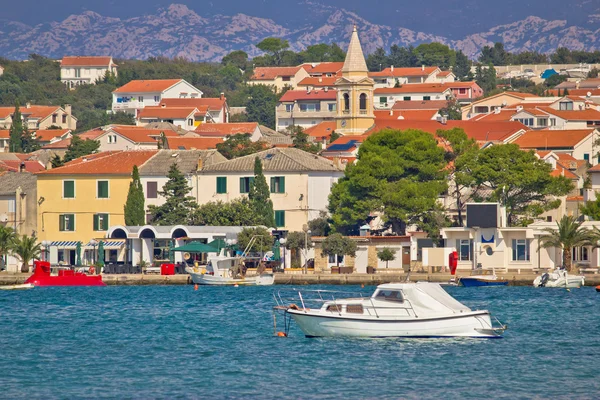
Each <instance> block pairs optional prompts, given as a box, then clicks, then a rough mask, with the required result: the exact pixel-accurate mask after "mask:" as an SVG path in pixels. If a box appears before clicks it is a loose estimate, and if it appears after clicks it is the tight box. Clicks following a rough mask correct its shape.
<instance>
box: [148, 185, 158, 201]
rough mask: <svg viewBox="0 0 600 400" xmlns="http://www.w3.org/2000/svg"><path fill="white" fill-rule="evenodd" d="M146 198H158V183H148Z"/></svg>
mask: <svg viewBox="0 0 600 400" xmlns="http://www.w3.org/2000/svg"><path fill="white" fill-rule="evenodd" d="M146 198H148V199H156V198H158V182H146Z"/></svg>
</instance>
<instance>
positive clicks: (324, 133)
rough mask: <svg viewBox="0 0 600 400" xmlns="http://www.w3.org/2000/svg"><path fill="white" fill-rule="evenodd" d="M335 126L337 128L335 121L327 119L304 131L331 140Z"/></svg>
mask: <svg viewBox="0 0 600 400" xmlns="http://www.w3.org/2000/svg"><path fill="white" fill-rule="evenodd" d="M335 128H337V123H336V122H335V121H325V122H321V123H320V124H317V125H314V126H311V127H310V128H307V129H305V130H304V132H305V133H307V134H308V135H310V136H312V137H315V138H319V139H320V138H327V140H329V138H330V137H331V133H332V132H333V131H335Z"/></svg>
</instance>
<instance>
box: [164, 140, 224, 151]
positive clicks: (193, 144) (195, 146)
mask: <svg viewBox="0 0 600 400" xmlns="http://www.w3.org/2000/svg"><path fill="white" fill-rule="evenodd" d="M167 143H168V145H169V149H172V150H210V149H216V148H217V144H219V143H223V138H222V137H217V138H202V137H169V138H167Z"/></svg>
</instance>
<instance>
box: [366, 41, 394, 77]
mask: <svg viewBox="0 0 600 400" xmlns="http://www.w3.org/2000/svg"><path fill="white" fill-rule="evenodd" d="M366 62H367V68H369V71H371V72H377V71H381V70H383V69H385V68H388V67H389V66H390V65H391V64H390V60H389V58H388V56H387V54H385V50H384V49H383V48H381V47H378V48H377V49H376V50H375V51H374V52H373V53H371V54H369V55H368V56H367V59H366Z"/></svg>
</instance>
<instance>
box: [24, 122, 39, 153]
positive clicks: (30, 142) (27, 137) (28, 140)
mask: <svg viewBox="0 0 600 400" xmlns="http://www.w3.org/2000/svg"><path fill="white" fill-rule="evenodd" d="M41 148H42V145H41V144H40V139H39V138H38V137H33V136H32V135H31V133H30V132H29V129H27V126H25V128H24V129H23V135H21V149H22V150H23V153H32V152H34V151H36V150H39V149H41Z"/></svg>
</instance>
